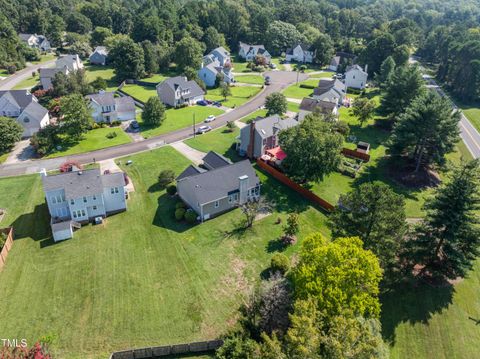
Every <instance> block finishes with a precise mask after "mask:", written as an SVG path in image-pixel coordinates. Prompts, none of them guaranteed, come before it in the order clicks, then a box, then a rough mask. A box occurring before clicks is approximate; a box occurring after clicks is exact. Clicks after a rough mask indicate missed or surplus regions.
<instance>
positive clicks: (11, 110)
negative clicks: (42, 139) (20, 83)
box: [0, 90, 50, 137]
mask: <svg viewBox="0 0 480 359" xmlns="http://www.w3.org/2000/svg"><path fill="white" fill-rule="evenodd" d="M0 116H4V117H14V118H16V119H17V122H18V123H19V124H21V125H22V127H23V135H22V137H31V136H33V134H34V133H36V132H38V131H39V130H40V129H41V128H43V127H45V126H47V125H48V124H49V123H50V116H49V114H48V110H47V109H46V108H45V107H43V106H42V105H40V104H39V103H38V100H37V98H36V97H35V96H34V95H32V94H31V93H30V92H29V91H27V90H10V91H0Z"/></svg>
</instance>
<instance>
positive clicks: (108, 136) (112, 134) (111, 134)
mask: <svg viewBox="0 0 480 359" xmlns="http://www.w3.org/2000/svg"><path fill="white" fill-rule="evenodd" d="M106 137H107V138H108V139H112V138H115V137H117V133H116V132H109V133H107V135H106Z"/></svg>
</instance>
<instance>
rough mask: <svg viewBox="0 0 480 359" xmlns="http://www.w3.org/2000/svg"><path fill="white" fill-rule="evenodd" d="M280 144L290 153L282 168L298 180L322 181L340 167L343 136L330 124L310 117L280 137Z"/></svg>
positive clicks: (313, 116)
mask: <svg viewBox="0 0 480 359" xmlns="http://www.w3.org/2000/svg"><path fill="white" fill-rule="evenodd" d="M279 144H280V146H281V147H282V149H283V151H284V152H285V153H286V154H287V157H286V158H285V160H283V164H282V165H283V167H284V168H285V171H286V172H287V174H288V175H289V176H290V177H291V178H293V179H294V180H297V181H301V182H304V181H316V182H318V181H321V180H322V179H323V178H324V177H325V176H326V175H328V174H329V173H331V172H333V171H335V170H336V169H337V167H338V165H339V164H340V159H341V154H340V151H341V149H342V145H343V137H342V135H340V134H339V133H338V132H336V131H335V130H334V127H333V125H332V124H331V123H329V122H325V121H323V120H321V119H320V118H319V117H318V116H315V115H310V116H307V117H306V118H305V120H304V121H303V122H302V123H301V124H299V125H297V126H295V127H291V128H289V129H286V130H283V131H282V132H280V135H279Z"/></svg>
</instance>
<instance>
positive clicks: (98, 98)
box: [85, 91, 115, 106]
mask: <svg viewBox="0 0 480 359" xmlns="http://www.w3.org/2000/svg"><path fill="white" fill-rule="evenodd" d="M85 97H86V98H87V99H89V100H90V101H94V102H96V103H97V104H99V105H100V106H113V105H115V97H114V93H113V92H104V91H100V92H99V93H96V94H93V95H87V96H85Z"/></svg>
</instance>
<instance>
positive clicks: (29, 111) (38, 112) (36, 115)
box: [22, 101, 48, 122]
mask: <svg viewBox="0 0 480 359" xmlns="http://www.w3.org/2000/svg"><path fill="white" fill-rule="evenodd" d="M23 114H26V115H27V117H28V118H29V119H31V120H36V121H38V122H40V121H41V120H42V119H43V118H44V117H45V115H46V114H48V110H47V109H46V108H45V107H43V106H42V105H40V104H39V103H38V102H35V101H32V102H30V104H29V105H28V106H27V107H26V108H25V109H24V110H23V113H22V115H23Z"/></svg>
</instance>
